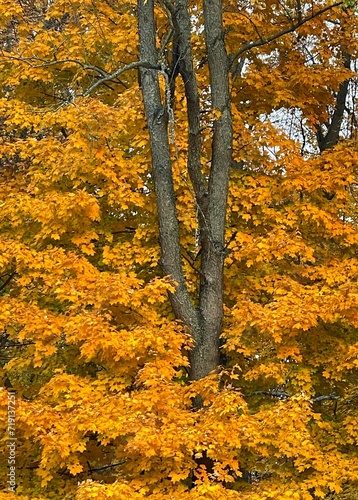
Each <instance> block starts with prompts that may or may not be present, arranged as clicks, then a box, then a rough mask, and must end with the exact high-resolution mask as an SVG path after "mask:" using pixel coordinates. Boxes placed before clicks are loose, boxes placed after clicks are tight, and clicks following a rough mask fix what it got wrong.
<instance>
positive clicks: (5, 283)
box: [0, 271, 16, 292]
mask: <svg viewBox="0 0 358 500" xmlns="http://www.w3.org/2000/svg"><path fill="white" fill-rule="evenodd" d="M14 276H16V272H15V271H14V272H13V273H11V274H9V276H8V278H7V279H6V280H5V281H4V282H3V283H2V284H1V286H0V292H2V291H3V290H4V289H5V288H6V287H7V285H8V284H9V283H10V281H11V280H12V278H13V277H14Z"/></svg>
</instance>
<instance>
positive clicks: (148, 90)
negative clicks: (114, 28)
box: [137, 0, 201, 340]
mask: <svg viewBox="0 0 358 500" xmlns="http://www.w3.org/2000/svg"><path fill="white" fill-rule="evenodd" d="M138 21H139V51H140V59H141V60H142V61H148V63H146V64H143V63H140V64H137V67H140V71H141V82H142V94H143V100H144V108H145V113H146V118H147V123H148V129H149V136H150V144H151V153H152V165H153V177H154V185H155V192H156V200H157V207H158V222H159V239H160V251H161V267H162V269H163V272H164V274H166V275H169V276H170V277H171V278H172V279H173V280H174V281H175V282H176V289H175V292H174V293H172V294H170V300H171V303H172V307H173V310H174V313H175V315H176V317H177V318H178V319H180V320H182V321H183V322H184V323H185V325H187V326H188V328H189V329H190V332H191V334H192V335H193V337H194V338H195V339H197V340H198V339H199V338H200V336H201V328H200V324H199V316H198V314H197V311H196V310H195V308H194V307H193V305H192V302H191V298H190V295H189V292H188V289H187V286H186V282H185V277H184V273H183V266H182V260H181V252H180V240H179V223H178V217H177V211H176V201H175V193H174V182H173V172H172V163H171V155H170V148H169V137H168V127H167V113H166V108H165V106H163V104H162V99H161V93H160V87H159V79H158V72H157V71H154V70H155V69H157V67H158V53H157V49H156V40H155V33H156V27H155V20H154V1H153V0H139V1H138Z"/></svg>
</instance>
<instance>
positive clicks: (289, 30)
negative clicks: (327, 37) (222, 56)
mask: <svg viewBox="0 0 358 500" xmlns="http://www.w3.org/2000/svg"><path fill="white" fill-rule="evenodd" d="M340 5H343V2H336V3H334V4H332V5H328V6H327V7H324V8H323V9H320V10H318V11H317V12H312V14H311V15H309V16H307V17H305V18H304V19H301V20H299V21H297V22H296V23H293V24H291V26H290V27H289V28H285V29H283V30H281V31H279V32H277V33H275V34H274V35H271V36H269V37H267V38H261V39H260V40H256V41H254V42H249V43H247V44H245V45H244V46H243V47H241V49H240V50H238V51H237V52H235V54H233V55H232V56H230V67H231V66H232V65H233V64H234V62H235V60H236V59H237V58H238V57H240V56H241V55H242V54H243V53H244V52H247V51H248V50H251V49H253V48H255V47H261V46H262V45H266V44H268V43H270V42H273V41H274V40H277V38H281V37H282V36H284V35H287V34H288V33H293V32H294V31H296V29H297V28H299V27H300V26H302V25H303V24H306V23H307V22H308V21H311V20H312V19H314V18H315V17H318V16H320V15H322V14H324V13H325V12H327V11H328V10H331V9H333V8H335V7H339V6H340Z"/></svg>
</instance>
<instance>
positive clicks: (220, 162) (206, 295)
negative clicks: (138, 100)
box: [138, 0, 232, 380]
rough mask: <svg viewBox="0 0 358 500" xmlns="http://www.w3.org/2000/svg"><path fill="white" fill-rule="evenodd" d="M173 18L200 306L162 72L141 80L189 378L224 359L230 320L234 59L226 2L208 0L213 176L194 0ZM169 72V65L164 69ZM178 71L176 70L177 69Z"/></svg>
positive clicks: (147, 9)
mask: <svg viewBox="0 0 358 500" xmlns="http://www.w3.org/2000/svg"><path fill="white" fill-rule="evenodd" d="M166 6H167V8H168V10H169V11H170V13H171V16H172V24H173V26H174V30H175V33H174V36H175V40H176V47H175V50H176V52H177V61H176V64H177V65H178V72H179V73H180V74H181V75H182V77H183V81H184V86H185V95H186V100H187V109H188V116H187V119H188V130H189V134H188V165H187V167H188V173H189V177H190V180H191V183H192V187H193V191H194V193H195V203H196V205H197V208H198V210H197V212H198V225H199V228H200V239H201V241H200V244H201V269H200V275H201V280H200V287H199V290H198V304H199V305H198V307H194V305H193V302H192V300H191V297H190V295H189V293H188V289H187V285H186V281H185V276H184V272H183V266H182V260H181V254H180V240H179V225H178V219H177V212H176V204H175V195H174V184H173V175H172V161H171V157H170V148H169V137H168V113H167V108H166V104H165V103H163V102H162V100H161V95H160V89H159V75H158V71H156V70H151V69H146V68H141V85H142V92H143V100H144V106H145V112H146V118H147V122H148V128H149V135H150V142H151V152H152V164H153V175H154V182H155V190H156V198H157V206H158V219H159V232H160V248H161V266H162V268H163V272H164V274H166V275H169V276H171V277H172V278H173V279H174V280H175V281H176V283H177V288H176V291H175V293H173V294H172V295H171V297H170V299H171V303H172V307H173V310H174V313H175V315H176V317H177V318H178V319H180V320H182V321H183V322H184V323H185V325H186V326H187V327H188V329H189V330H190V332H191V334H192V336H193V338H194V342H195V344H194V348H193V350H192V352H191V353H190V377H191V379H192V380H197V379H201V378H203V377H205V376H206V375H208V374H209V373H210V372H211V371H213V370H215V369H216V368H217V366H218V364H219V336H220V333H221V329H222V320H223V267H224V253H225V245H224V230H225V217H226V205H227V193H228V182H229V171H230V165H231V161H232V119H231V111H230V96H229V78H228V74H229V63H228V58H227V54H226V50H225V42H224V33H223V25H222V2H221V1H220V0H205V2H204V24H205V39H206V47H207V54H208V64H209V70H210V86H211V102H212V107H213V109H215V110H217V111H218V113H219V115H220V116H219V118H218V119H216V120H215V122H214V130H213V137H212V158H211V169H210V175H209V180H208V182H207V181H206V180H205V179H204V176H203V174H202V172H201V162H200V159H201V137H200V122H199V115H200V107H199V93H198V88H197V82H196V75H195V71H194V67H193V60H192V52H191V28H190V16H189V12H188V6H187V0H176V2H175V3H174V4H172V3H171V2H166ZM138 20H139V44H140V60H141V61H145V62H148V63H150V64H151V65H153V66H155V65H157V64H158V55H157V50H156V44H155V33H156V27H155V19H154V2H153V0H139V4H138ZM163 70H168V72H170V68H163ZM173 70H174V68H173Z"/></svg>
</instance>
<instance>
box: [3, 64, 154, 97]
mask: <svg viewBox="0 0 358 500" xmlns="http://www.w3.org/2000/svg"><path fill="white" fill-rule="evenodd" d="M3 55H4V54H3ZM4 57H6V58H7V59H11V60H15V61H22V62H24V63H26V64H28V65H29V66H31V67H32V68H47V67H49V66H54V65H57V64H67V63H71V64H77V65H79V66H81V68H82V69H84V70H91V71H95V72H97V73H98V74H100V75H101V76H102V78H100V79H99V80H97V81H96V82H95V83H93V84H92V85H91V86H90V87H89V88H88V89H87V90H85V92H83V94H81V95H82V97H87V96H88V95H89V94H90V93H91V92H92V91H93V90H94V89H95V88H97V87H98V86H99V85H102V84H104V83H105V82H108V81H110V80H114V79H115V78H117V77H118V76H119V75H121V74H122V73H124V72H125V71H129V70H131V69H136V68H147V69H155V70H160V69H161V66H160V65H158V64H155V65H153V64H150V63H149V62H146V61H134V62H132V63H129V64H126V65H125V66H122V67H121V68H118V69H116V71H113V73H108V72H107V71H105V70H104V69H102V68H99V67H98V66H94V65H92V64H86V63H84V62H82V61H79V60H78V59H56V60H54V61H46V60H43V59H40V58H39V57H16V56H7V55H6V56H4ZM34 61H40V62H41V64H33V62H34Z"/></svg>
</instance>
